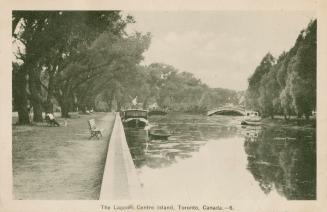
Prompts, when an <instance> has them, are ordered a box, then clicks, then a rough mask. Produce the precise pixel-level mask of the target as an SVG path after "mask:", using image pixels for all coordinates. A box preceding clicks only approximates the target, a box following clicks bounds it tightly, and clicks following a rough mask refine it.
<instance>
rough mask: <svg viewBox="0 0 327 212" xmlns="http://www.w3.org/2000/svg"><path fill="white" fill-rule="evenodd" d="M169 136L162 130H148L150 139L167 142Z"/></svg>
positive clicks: (167, 132)
mask: <svg viewBox="0 0 327 212" xmlns="http://www.w3.org/2000/svg"><path fill="white" fill-rule="evenodd" d="M169 136H171V133H170V132H169V131H167V130H164V129H158V128H151V129H150V130H149V137H150V139H161V140H167V139H168V137H169Z"/></svg>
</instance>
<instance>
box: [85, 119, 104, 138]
mask: <svg viewBox="0 0 327 212" xmlns="http://www.w3.org/2000/svg"><path fill="white" fill-rule="evenodd" d="M88 124H89V128H90V133H91V136H90V138H89V139H91V138H93V137H96V138H97V139H99V138H100V136H101V137H102V133H101V130H100V129H97V126H96V125H95V120H94V119H90V120H88Z"/></svg>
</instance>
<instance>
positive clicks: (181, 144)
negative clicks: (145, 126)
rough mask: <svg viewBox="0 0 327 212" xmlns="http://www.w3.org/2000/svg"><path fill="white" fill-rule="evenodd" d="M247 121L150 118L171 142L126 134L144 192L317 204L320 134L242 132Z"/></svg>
mask: <svg viewBox="0 0 327 212" xmlns="http://www.w3.org/2000/svg"><path fill="white" fill-rule="evenodd" d="M241 119H242V117H237V116H211V117H208V116H204V115H186V114H179V113H171V114H168V115H167V116H152V117H150V118H149V121H150V123H151V124H152V125H158V127H160V128H163V129H166V130H169V131H170V132H172V136H171V137H169V139H168V140H150V139H149V138H148V137H147V136H146V133H145V131H143V130H139V131H136V130H126V136H127V141H128V145H129V147H130V151H131V154H132V157H133V160H134V163H135V166H136V168H137V171H138V173H139V178H140V181H141V183H142V186H143V190H144V192H145V194H146V195H147V196H151V198H152V199H154V200H210V199H212V200H231V199H232V200H255V201H257V202H258V201H270V200H274V201H275V200H277V201H284V200H306V199H315V198H316V142H315V140H316V135H315V131H314V129H306V130H303V129H291V128H281V127H265V126H262V127H245V128H243V127H242V126H241V125H240V121H241Z"/></svg>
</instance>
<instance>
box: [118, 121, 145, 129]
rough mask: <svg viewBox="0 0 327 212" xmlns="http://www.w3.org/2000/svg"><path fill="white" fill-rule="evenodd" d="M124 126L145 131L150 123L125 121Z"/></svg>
mask: <svg viewBox="0 0 327 212" xmlns="http://www.w3.org/2000/svg"><path fill="white" fill-rule="evenodd" d="M123 124H124V127H126V128H136V129H144V128H145V127H146V126H147V124H148V122H147V121H146V120H142V119H130V120H125V121H124V122H123Z"/></svg>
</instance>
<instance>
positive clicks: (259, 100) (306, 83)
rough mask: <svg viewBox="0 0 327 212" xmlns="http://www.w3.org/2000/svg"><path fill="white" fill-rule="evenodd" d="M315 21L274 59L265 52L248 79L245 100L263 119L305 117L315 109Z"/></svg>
mask: <svg viewBox="0 0 327 212" xmlns="http://www.w3.org/2000/svg"><path fill="white" fill-rule="evenodd" d="M316 51H317V20H314V21H311V22H310V23H309V25H308V27H307V28H306V29H305V30H303V31H301V33H300V34H299V36H298V38H297V40H296V42H295V44H294V46H293V47H292V48H291V49H290V50H289V51H288V52H283V53H282V54H281V55H280V56H279V58H278V59H277V60H276V62H275V59H274V58H273V56H272V55H271V54H270V53H268V54H267V55H266V56H265V57H264V58H263V59H262V61H261V63H260V65H259V66H258V67H257V68H256V70H255V71H254V73H253V75H252V76H251V77H250V78H249V86H248V89H247V92H246V97H247V98H246V101H247V106H248V107H249V108H252V109H255V110H259V111H260V112H261V113H262V114H263V115H264V116H271V117H273V116H274V114H283V115H284V116H285V118H286V119H287V118H288V117H289V116H290V115H297V116H298V117H302V116H305V117H306V118H308V117H309V116H310V115H311V113H312V111H315V110H316V72H317V67H316V63H317V62H316V61H317V53H316Z"/></svg>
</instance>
